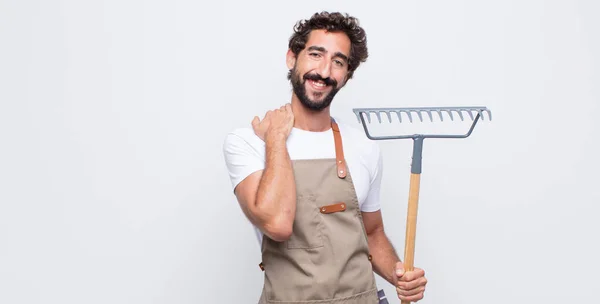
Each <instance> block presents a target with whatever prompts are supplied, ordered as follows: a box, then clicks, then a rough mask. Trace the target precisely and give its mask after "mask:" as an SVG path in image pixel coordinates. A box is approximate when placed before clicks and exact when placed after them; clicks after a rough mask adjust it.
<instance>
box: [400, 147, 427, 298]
mask: <svg viewBox="0 0 600 304" xmlns="http://www.w3.org/2000/svg"><path fill="white" fill-rule="evenodd" d="M422 155H423V137H416V138H413V155H412V165H411V169H410V170H411V174H410V188H409V192H408V210H407V213H406V238H405V244H404V262H403V264H404V272H407V271H413V270H414V266H415V238H416V236H417V211H418V209H419V208H418V207H419V188H420V185H421V164H422ZM402 304H410V301H402Z"/></svg>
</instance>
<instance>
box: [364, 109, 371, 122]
mask: <svg viewBox="0 0 600 304" xmlns="http://www.w3.org/2000/svg"><path fill="white" fill-rule="evenodd" d="M371 112H372V111H367V112H365V114H367V121H368V122H369V123H371Z"/></svg>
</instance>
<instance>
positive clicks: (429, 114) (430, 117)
mask: <svg viewBox="0 0 600 304" xmlns="http://www.w3.org/2000/svg"><path fill="white" fill-rule="evenodd" d="M425 112H426V113H427V115H428V116H429V121H431V122H433V116H432V115H431V111H425Z"/></svg>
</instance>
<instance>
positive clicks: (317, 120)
mask: <svg viewBox="0 0 600 304" xmlns="http://www.w3.org/2000/svg"><path fill="white" fill-rule="evenodd" d="M291 104H292V111H294V128H298V129H301V130H305V131H311V132H322V131H327V130H329V129H330V128H331V116H330V112H329V107H327V108H325V109H323V110H322V111H318V112H316V111H312V110H310V109H307V108H306V107H304V106H303V105H302V103H301V102H300V100H298V97H296V95H295V94H293V95H292V103H291Z"/></svg>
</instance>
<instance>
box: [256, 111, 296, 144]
mask: <svg viewBox="0 0 600 304" xmlns="http://www.w3.org/2000/svg"><path fill="white" fill-rule="evenodd" d="M293 126H294V113H293V112H292V106H291V105H290V104H289V103H288V104H286V105H284V106H282V107H281V108H279V109H276V110H271V111H268V112H267V114H265V117H264V118H263V120H262V121H261V120H260V119H259V118H258V116H255V117H254V119H253V120H252V128H253V129H254V133H255V134H256V135H257V136H258V137H260V139H262V140H263V141H266V139H267V138H268V137H271V136H276V137H277V136H282V137H283V138H284V139H286V138H287V137H288V136H289V135H290V132H291V131H292V127H293Z"/></svg>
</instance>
